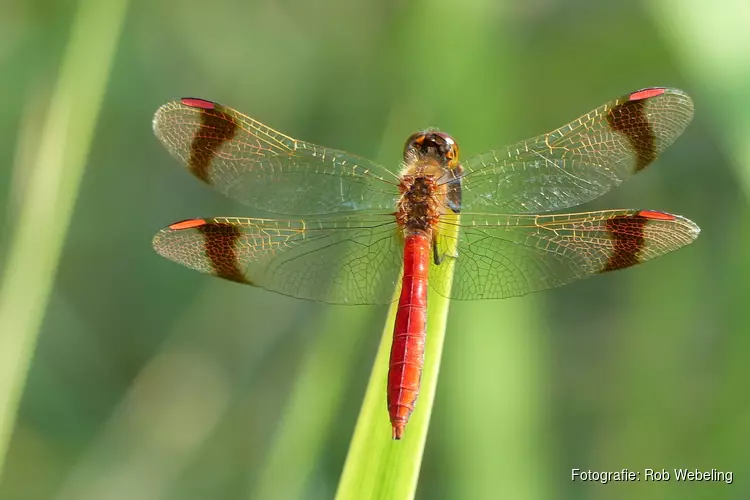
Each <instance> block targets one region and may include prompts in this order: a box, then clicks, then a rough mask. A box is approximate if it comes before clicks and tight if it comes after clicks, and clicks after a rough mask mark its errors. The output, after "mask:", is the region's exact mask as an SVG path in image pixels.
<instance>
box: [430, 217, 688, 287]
mask: <svg viewBox="0 0 750 500" xmlns="http://www.w3.org/2000/svg"><path fill="white" fill-rule="evenodd" d="M441 224H445V223H443V222H442V221H441ZM460 224H461V227H460V230H459V235H458V241H457V242H456V241H450V239H449V237H448V236H445V235H446V234H449V231H447V227H446V228H445V229H444V230H442V231H441V232H440V233H439V235H438V238H439V239H438V248H453V247H455V246H456V245H457V254H454V255H453V256H454V257H456V261H455V263H454V265H455V270H454V278H453V286H452V288H450V280H449V278H448V273H447V267H448V266H444V265H442V264H441V265H435V264H434V263H433V264H432V266H431V268H430V285H431V286H432V287H433V288H435V290H436V291H437V292H438V293H440V294H441V295H444V296H448V297H450V298H452V299H501V298H506V297H515V296H520V295H525V294H527V293H530V292H536V291H539V290H545V289H548V288H553V287H556V286H560V285H564V284H566V283H569V282H571V281H574V280H577V279H581V278H585V277H587V276H590V275H592V274H598V273H603V272H608V271H614V270H617V269H622V268H625V267H630V266H633V265H635V264H639V263H641V262H644V261H646V260H649V259H653V258H656V257H659V256H660V255H664V254H665V253H668V252H671V251H673V250H677V249H678V248H681V247H683V246H685V245H688V244H690V243H691V242H693V241H694V240H695V239H696V238H697V237H698V233H699V232H700V229H699V228H698V226H697V225H696V224H695V223H693V222H692V221H690V220H688V219H686V218H684V217H680V216H678V215H672V214H667V213H664V212H655V211H650V210H605V211H600V212H588V213H578V214H553V215H496V216H489V215H481V216H480V215H478V214H462V215H461V221H460ZM448 258H451V256H448Z"/></svg>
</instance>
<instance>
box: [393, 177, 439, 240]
mask: <svg viewBox="0 0 750 500" xmlns="http://www.w3.org/2000/svg"><path fill="white" fill-rule="evenodd" d="M400 190H401V198H400V199H399V202H398V210H397V211H396V220H397V221H398V223H399V224H400V225H401V226H403V227H404V228H405V229H407V230H412V231H413V230H420V231H428V230H429V229H430V228H431V227H433V226H434V225H435V224H437V223H438V220H439V219H440V212H441V206H442V205H443V203H442V198H443V197H444V192H445V189H444V188H442V189H441V188H440V186H439V185H438V183H437V181H436V180H435V177H434V176H432V175H403V176H402V177H401V185H400Z"/></svg>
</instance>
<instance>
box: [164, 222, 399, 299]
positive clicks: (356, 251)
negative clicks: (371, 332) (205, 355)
mask: <svg viewBox="0 0 750 500" xmlns="http://www.w3.org/2000/svg"><path fill="white" fill-rule="evenodd" d="M399 234H400V233H399V231H398V229H397V226H396V224H395V222H394V220H393V217H392V216H382V217H378V216H372V217H365V216H356V217H354V216H351V217H346V216H338V217H336V218H335V220H334V219H333V218H331V219H326V218H321V219H318V220H306V221H303V220H287V221H284V220H269V219H248V218H228V217H227V218H212V219H190V220H186V221H182V222H178V223H175V224H172V225H171V226H169V227H167V228H165V229H163V230H161V231H160V232H159V233H157V234H156V236H155V237H154V241H153V245H154V248H155V249H156V251H157V252H158V253H159V254H160V255H162V256H164V257H166V258H168V259H170V260H173V261H175V262H177V263H179V264H182V265H184V266H187V267H189V268H191V269H195V270H196V271H200V272H202V273H206V274H212V275H214V276H218V277H221V278H224V279H228V280H231V281H236V282H239V283H245V284H248V285H253V286H258V287H261V288H265V289H267V290H271V291H274V292H278V293H281V294H284V295H289V296H292V297H299V298H302V299H309V300H315V301H319V302H327V303H331V304H385V303H389V302H391V301H392V298H393V297H392V295H393V291H394V290H395V287H396V285H397V283H398V278H399V276H400V273H401V263H402V260H403V241H402V239H401V238H400V237H399Z"/></svg>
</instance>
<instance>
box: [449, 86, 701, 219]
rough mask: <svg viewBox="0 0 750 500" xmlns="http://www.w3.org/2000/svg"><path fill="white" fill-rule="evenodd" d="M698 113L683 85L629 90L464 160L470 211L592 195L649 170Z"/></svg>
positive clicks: (549, 206)
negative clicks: (529, 136) (535, 133)
mask: <svg viewBox="0 0 750 500" xmlns="http://www.w3.org/2000/svg"><path fill="white" fill-rule="evenodd" d="M692 118H693V101H692V100H691V99H690V97H689V96H688V95H687V94H685V93H684V92H683V91H681V90H678V89H672V88H650V89H643V90H639V91H637V92H632V93H630V94H627V95H624V96H622V97H619V98H617V99H615V100H614V101H611V102H608V103H607V104H604V105H603V106H600V107H598V108H596V109H595V110H593V111H591V112H589V113H587V114H585V115H583V116H581V117H580V118H578V119H576V120H573V121H572V122H570V123H568V124H566V125H563V126H562V127H560V128H558V129H557V130H553V131H552V132H549V133H547V134H543V135H540V136H538V137H534V138H532V139H528V140H525V141H521V142H519V143H517V144H514V145H512V146H509V147H508V148H506V149H504V150H497V151H489V152H488V153H485V154H482V155H479V156H475V157H473V158H470V159H469V160H468V161H466V162H464V163H463V167H464V171H465V174H464V176H463V179H462V196H463V201H462V205H463V208H464V209H465V211H467V212H489V213H533V212H548V211H552V210H561V209H565V208H570V207H573V206H576V205H580V204H581V203H585V202H587V201H590V200H593V199H594V198H597V197H599V196H601V195H602V194H604V193H606V192H607V191H609V190H610V189H612V188H613V187H615V186H617V185H618V184H620V183H621V182H622V181H623V180H625V179H627V178H628V177H630V176H631V175H633V174H634V173H636V172H639V171H640V170H643V169H644V168H646V166H648V165H649V164H650V163H651V162H653V161H654V160H655V159H656V157H657V156H659V155H660V154H661V153H662V152H663V151H664V150H665V149H666V148H667V146H669V145H670V144H672V143H673V142H674V140H675V139H676V138H677V137H678V136H679V135H680V134H682V132H683V131H684V130H685V128H686V127H687V125H688V123H690V120H692Z"/></svg>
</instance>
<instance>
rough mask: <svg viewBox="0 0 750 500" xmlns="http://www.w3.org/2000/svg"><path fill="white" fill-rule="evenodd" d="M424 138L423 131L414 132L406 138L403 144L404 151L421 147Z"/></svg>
mask: <svg viewBox="0 0 750 500" xmlns="http://www.w3.org/2000/svg"><path fill="white" fill-rule="evenodd" d="M424 140H425V134H424V132H415V133H413V134H411V135H410V136H409V138H408V139H406V144H405V145H404V152H406V151H408V150H410V149H416V150H420V149H422V147H423V145H424Z"/></svg>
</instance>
